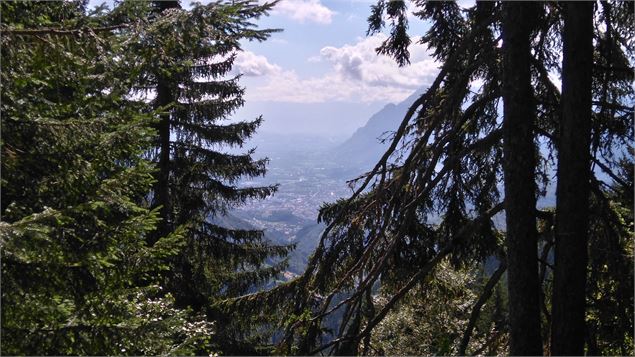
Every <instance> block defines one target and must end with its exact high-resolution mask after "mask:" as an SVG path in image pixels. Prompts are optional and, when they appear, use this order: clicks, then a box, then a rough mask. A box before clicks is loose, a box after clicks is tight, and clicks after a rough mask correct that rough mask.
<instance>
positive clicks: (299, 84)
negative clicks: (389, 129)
mask: <svg viewBox="0 0 635 357" xmlns="http://www.w3.org/2000/svg"><path fill="white" fill-rule="evenodd" d="M385 39H386V37H385V35H381V34H380V35H376V36H372V37H367V38H363V39H359V40H358V41H357V42H356V43H354V44H350V45H344V46H341V47H333V46H328V47H324V48H322V50H321V51H320V54H319V56H313V57H311V58H309V62H316V61H320V62H323V63H328V64H329V65H330V70H329V71H328V72H327V73H326V74H325V75H323V76H320V77H309V78H302V77H301V76H299V75H298V74H297V73H296V72H295V71H289V70H286V71H285V70H280V71H276V72H271V75H269V76H267V77H265V78H267V81H266V83H265V84H264V85H260V86H255V87H251V88H250V87H249V86H247V98H248V100H263V101H287V102H299V103H319V102H326V101H348V102H377V101H383V102H386V101H388V102H398V101H401V100H403V99H405V98H406V97H407V96H409V95H410V94H412V93H413V92H414V91H415V90H417V89H420V88H422V87H425V86H427V85H429V84H430V83H432V81H433V80H434V78H435V76H436V74H437V72H438V67H439V65H438V63H436V62H434V60H433V59H432V58H430V56H428V54H427V52H426V50H425V47H424V46H422V45H412V46H411V47H410V53H411V64H410V65H409V66H405V67H399V66H397V64H396V63H395V61H394V60H393V59H392V58H390V57H387V56H379V55H377V54H376V53H375V48H376V47H377V46H379V45H380V44H381V42H382V41H383V40H385ZM415 42H416V39H414V40H413V43H415ZM274 66H275V65H274ZM278 68H279V67H278Z"/></svg>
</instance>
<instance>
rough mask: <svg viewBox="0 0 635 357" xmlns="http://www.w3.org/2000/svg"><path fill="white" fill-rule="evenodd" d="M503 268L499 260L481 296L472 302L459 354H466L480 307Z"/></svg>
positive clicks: (501, 273) (504, 268)
mask: <svg viewBox="0 0 635 357" xmlns="http://www.w3.org/2000/svg"><path fill="white" fill-rule="evenodd" d="M505 270H507V265H506V264H505V263H504V262H501V263H500V265H499V266H498V269H496V271H495V272H494V274H492V276H491V277H490V278H489V281H488V282H487V284H486V285H485V287H484V288H483V293H482V294H481V297H479V299H478V301H477V302H476V304H474V308H472V313H471V314H470V320H469V321H468V323H467V328H466V329H465V332H464V333H463V337H462V338H461V344H460V345H459V352H458V355H459V356H465V355H466V354H465V352H466V350H467V345H468V344H469V342H470V338H471V337H472V331H473V330H474V327H475V326H476V322H477V321H478V318H479V316H480V314H481V308H483V305H485V303H486V302H487V300H489V298H490V297H491V296H492V292H493V291H494V287H495V286H496V284H497V283H498V281H499V280H500V278H501V276H503V273H504V272H505Z"/></svg>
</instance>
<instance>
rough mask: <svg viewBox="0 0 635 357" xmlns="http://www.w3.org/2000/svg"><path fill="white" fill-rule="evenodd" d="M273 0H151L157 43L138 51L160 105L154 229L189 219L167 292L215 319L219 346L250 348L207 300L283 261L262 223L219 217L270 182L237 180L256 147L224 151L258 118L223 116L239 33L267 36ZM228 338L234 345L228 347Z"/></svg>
mask: <svg viewBox="0 0 635 357" xmlns="http://www.w3.org/2000/svg"><path fill="white" fill-rule="evenodd" d="M272 6H273V4H264V5H258V4H256V3H254V2H253V1H233V2H215V3H211V4H209V5H200V4H195V5H194V7H193V8H192V9H191V10H184V9H181V8H180V5H179V3H178V2H176V1H165V2H164V1H158V2H155V3H153V8H152V9H151V13H152V15H151V17H152V18H153V20H152V21H151V22H150V24H149V27H148V29H147V32H146V37H145V38H144V41H145V43H144V44H143V46H144V48H145V47H147V48H153V49H155V50H154V51H153V52H152V53H148V54H146V53H143V54H141V55H142V56H143V71H144V73H145V76H144V77H143V81H141V82H140V83H139V88H140V89H141V88H142V90H143V91H146V92H154V94H155V97H154V99H153V100H152V101H151V103H150V105H151V107H152V109H154V110H159V111H161V112H162V114H161V116H160V121H159V122H158V123H157V129H158V136H157V140H156V144H155V148H154V149H153V150H152V151H151V155H152V158H153V161H154V162H156V163H157V165H158V172H157V183H156V185H155V187H154V190H153V194H152V200H153V206H154V207H157V208H159V209H160V212H161V213H160V216H161V222H162V223H161V224H160V228H159V229H158V230H157V231H156V233H155V234H156V235H157V236H163V235H165V234H167V233H169V232H172V231H174V230H175V229H178V228H179V227H187V228H186V230H187V234H186V236H187V245H186V247H185V248H184V249H183V251H181V253H180V254H179V256H178V259H175V260H174V261H173V270H172V274H171V276H170V277H169V286H170V291H172V292H173V293H174V294H175V297H176V300H177V303H178V304H179V306H183V307H186V306H187V307H191V308H193V309H194V310H195V311H203V312H205V313H206V314H207V315H208V317H209V318H210V319H212V320H215V321H222V322H221V323H222V324H223V325H224V329H223V331H222V332H223V333H224V334H225V337H224V338H221V339H220V340H221V341H223V342H224V343H226V344H227V345H228V346H226V349H225V351H226V353H230V352H229V351H233V352H234V353H243V354H253V353H255V352H254V350H253V349H252V347H251V346H247V345H245V344H244V343H242V344H240V343H239V342H238V340H242V339H244V338H246V337H248V336H249V332H248V331H249V330H250V326H248V325H246V324H243V325H240V323H239V322H240V319H239V318H237V317H236V316H235V315H234V316H231V318H230V316H228V315H227V314H226V313H225V312H221V311H220V310H218V309H214V308H212V305H213V303H214V302H217V301H220V300H222V299H226V298H230V297H235V296H239V295H242V294H245V293H246V292H248V291H250V290H252V289H254V288H255V287H256V286H258V285H260V284H262V283H265V282H267V281H268V280H270V279H271V278H272V277H275V276H276V275H277V274H278V273H279V272H280V271H281V270H282V269H283V268H284V267H285V266H286V260H284V259H283V258H284V257H285V256H286V254H287V252H288V250H289V247H286V246H274V245H271V244H270V243H268V242H267V241H265V240H264V237H263V232H262V231H261V230H251V229H237V228H228V227H224V226H223V224H222V223H219V222H222V220H223V219H222V217H223V216H224V215H225V214H227V212H228V211H229V210H231V209H232V208H234V207H236V206H238V205H241V204H244V203H245V202H247V201H248V200H252V199H264V198H266V197H268V196H269V195H271V194H273V193H274V192H275V191H276V189H277V187H276V186H266V187H239V182H240V180H241V179H243V178H250V177H256V176H261V175H264V174H265V172H266V164H267V160H266V159H259V160H256V159H253V157H252V156H253V155H254V150H253V149H251V150H246V151H245V152H244V153H243V154H230V153H227V149H229V148H236V147H238V148H242V147H243V145H245V144H246V142H247V140H248V139H249V138H250V137H251V135H253V133H254V132H255V131H256V129H257V128H258V127H259V125H260V124H261V123H262V118H257V119H255V120H252V121H240V122H230V123H227V122H224V121H227V120H228V118H230V116H231V115H232V114H233V113H234V112H235V110H236V109H238V108H239V107H241V106H242V105H243V104H244V99H243V93H244V88H242V87H241V86H240V84H239V79H240V75H239V74H238V75H236V74H235V73H234V72H232V66H233V62H234V59H235V56H236V52H237V51H240V49H241V48H240V43H241V42H240V41H247V40H249V41H252V40H256V41H263V40H265V39H266V38H268V37H269V35H270V34H271V33H272V32H273V30H260V29H257V28H256V26H255V24H254V23H253V21H255V20H257V19H258V18H259V17H260V16H263V15H266V14H267V12H268V11H269V10H270V9H271V7H272ZM265 262H270V263H271V264H270V265H266V264H265ZM234 314H235V312H234ZM239 325H240V326H241V327H237V326H239ZM234 342H236V343H238V344H240V346H239V345H235V346H230V345H231V344H233V343H234ZM241 346H242V347H241Z"/></svg>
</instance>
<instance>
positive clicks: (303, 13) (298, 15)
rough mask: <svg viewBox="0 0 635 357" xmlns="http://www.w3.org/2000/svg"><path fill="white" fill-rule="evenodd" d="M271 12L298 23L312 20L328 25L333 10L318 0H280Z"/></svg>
mask: <svg viewBox="0 0 635 357" xmlns="http://www.w3.org/2000/svg"><path fill="white" fill-rule="evenodd" d="M272 13H273V14H280V15H283V16H287V17H289V18H291V19H292V20H295V21H298V22H300V23H305V22H313V23H317V24H321V25H328V24H330V23H331V22H332V21H333V16H335V11H333V10H331V9H329V8H328V7H326V6H324V5H322V3H320V0H282V1H280V2H279V3H278V4H277V5H276V6H275V7H274V9H273V12H272Z"/></svg>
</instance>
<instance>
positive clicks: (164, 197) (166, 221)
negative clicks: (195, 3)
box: [151, 1, 179, 243]
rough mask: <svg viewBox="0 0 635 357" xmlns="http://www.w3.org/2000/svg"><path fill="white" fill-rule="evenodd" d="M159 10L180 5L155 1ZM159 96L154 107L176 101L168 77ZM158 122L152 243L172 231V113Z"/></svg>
mask: <svg viewBox="0 0 635 357" xmlns="http://www.w3.org/2000/svg"><path fill="white" fill-rule="evenodd" d="M154 4H155V6H156V8H157V12H158V13H159V14H161V13H162V12H163V11H164V10H167V9H171V8H177V7H179V2H178V1H155V3H154ZM156 91H157V93H156V94H157V96H156V99H155V101H154V107H155V109H156V108H160V107H163V106H166V105H169V104H170V103H172V102H173V101H174V95H173V93H172V90H171V89H170V87H169V84H168V81H167V79H166V78H162V77H161V76H158V78H157V89H156ZM160 118H161V119H160V121H159V123H158V124H157V130H158V134H159V142H158V147H159V161H158V167H159V172H158V176H157V182H156V185H155V196H156V197H155V200H154V205H155V206H161V209H160V211H159V216H160V217H161V221H160V223H159V227H158V230H157V234H156V235H155V236H154V237H153V241H152V242H151V243H154V242H156V241H157V240H158V239H159V238H160V237H163V236H165V235H167V234H169V233H170V231H171V229H172V227H171V223H170V221H171V210H172V209H171V205H170V114H169V113H166V114H162V115H161V117H160Z"/></svg>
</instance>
